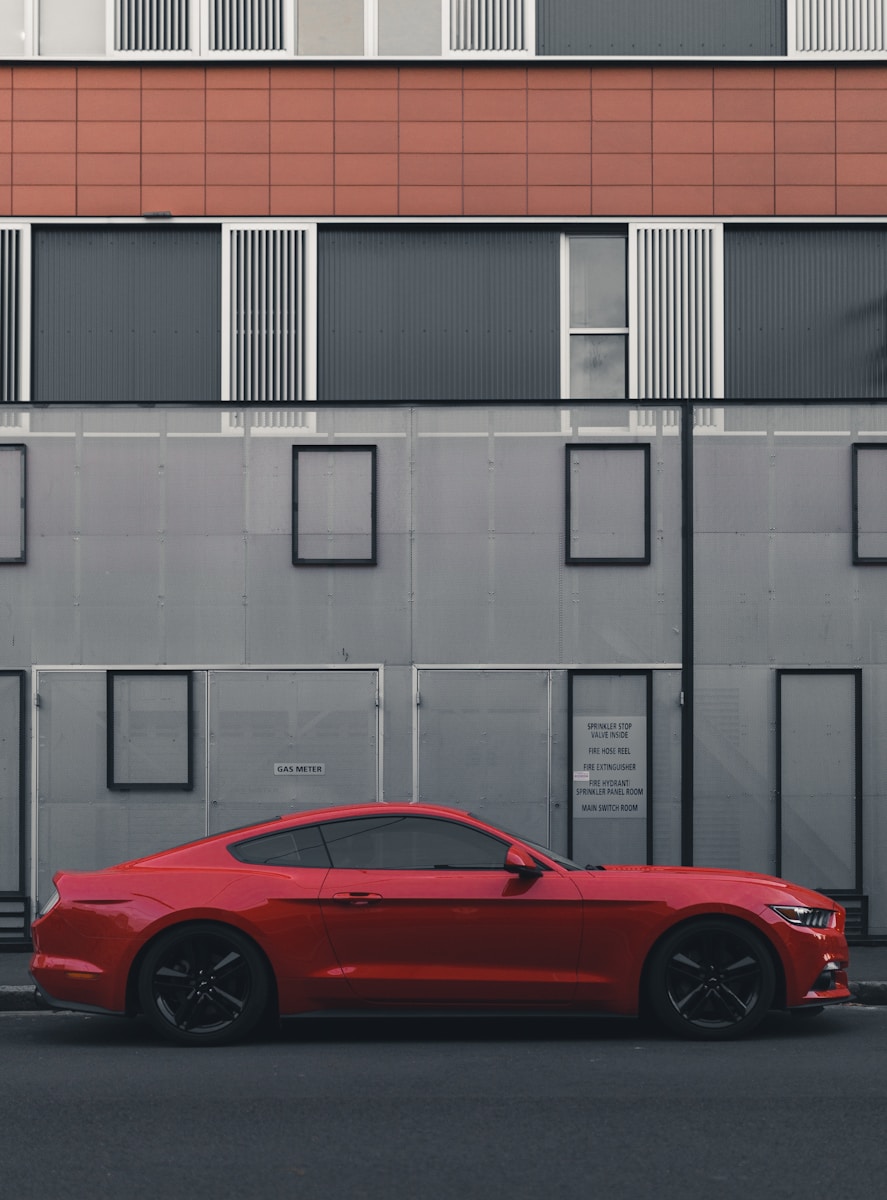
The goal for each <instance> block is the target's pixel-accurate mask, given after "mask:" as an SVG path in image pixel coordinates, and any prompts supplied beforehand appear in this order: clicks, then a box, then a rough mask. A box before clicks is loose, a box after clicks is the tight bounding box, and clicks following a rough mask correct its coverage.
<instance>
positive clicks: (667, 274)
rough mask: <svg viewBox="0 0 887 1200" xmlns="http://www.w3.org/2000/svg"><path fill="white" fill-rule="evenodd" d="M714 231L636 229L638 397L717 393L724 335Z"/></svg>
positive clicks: (691, 396)
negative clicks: (720, 341) (719, 351)
mask: <svg viewBox="0 0 887 1200" xmlns="http://www.w3.org/2000/svg"><path fill="white" fill-rule="evenodd" d="M715 253H716V249H715V233H714V230H713V229H711V228H705V227H696V226H688V227H667V228H661V229H659V228H656V229H653V228H644V227H642V228H640V229H638V230H637V280H636V283H637V309H636V325H635V330H634V332H635V344H636V353H637V388H638V394H637V398H638V399H639V400H710V399H716V398H717V397H718V395H719V391H720V387H721V383H720V373H721V372H720V370H719V365H718V358H717V349H718V339H719V338H720V336H721V331H720V328H719V325H720V322H719V321H718V318H717V311H718V308H719V297H718V296H717V295H716V294H715V293H716V291H717V290H718V289H717V288H716V287H715V286H714V285H713V277H714V275H715V266H716V264H715Z"/></svg>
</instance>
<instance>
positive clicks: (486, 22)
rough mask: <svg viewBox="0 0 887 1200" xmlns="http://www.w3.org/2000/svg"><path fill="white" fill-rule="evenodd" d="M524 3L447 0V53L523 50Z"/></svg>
mask: <svg viewBox="0 0 887 1200" xmlns="http://www.w3.org/2000/svg"><path fill="white" fill-rule="evenodd" d="M525 2H526V0H450V49H451V50H466V51H468V50H475V51H504V50H526V49H527V38H526V21H525V18H524V3H525Z"/></svg>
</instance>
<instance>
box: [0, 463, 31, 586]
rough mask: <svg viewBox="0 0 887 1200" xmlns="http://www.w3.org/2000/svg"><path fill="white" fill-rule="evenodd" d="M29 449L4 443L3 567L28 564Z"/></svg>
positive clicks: (0, 475)
mask: <svg viewBox="0 0 887 1200" xmlns="http://www.w3.org/2000/svg"><path fill="white" fill-rule="evenodd" d="M25 482H26V480H25V447H24V446H18V445H13V444H11V443H5V442H0V563H23V562H24V561H25V551H26V546H25Z"/></svg>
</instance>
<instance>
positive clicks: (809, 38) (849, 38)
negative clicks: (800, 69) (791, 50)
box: [789, 0, 887, 54]
mask: <svg viewBox="0 0 887 1200" xmlns="http://www.w3.org/2000/svg"><path fill="white" fill-rule="evenodd" d="M789 3H790V4H792V5H793V6H794V18H795V38H794V41H795V50H796V52H797V53H800V54H805V53H814V54H816V53H818V54H828V53H831V54H841V53H844V54H852V53H862V54H864V53H866V52H877V51H883V50H884V49H887V17H885V2H884V0H789Z"/></svg>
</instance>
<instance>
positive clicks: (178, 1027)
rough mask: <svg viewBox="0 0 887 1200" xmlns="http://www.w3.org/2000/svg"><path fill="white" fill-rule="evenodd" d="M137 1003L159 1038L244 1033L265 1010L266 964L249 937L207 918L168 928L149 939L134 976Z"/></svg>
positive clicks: (190, 1042) (202, 1041) (220, 1041)
mask: <svg viewBox="0 0 887 1200" xmlns="http://www.w3.org/2000/svg"><path fill="white" fill-rule="evenodd" d="M138 991H139V1003H140V1006H141V1011H142V1014H143V1016H144V1017H145V1019H146V1020H147V1021H148V1023H149V1024H150V1025H151V1026H152V1027H153V1028H154V1029H155V1030H156V1031H157V1032H158V1033H160V1034H161V1035H162V1036H163V1037H165V1038H168V1039H170V1040H171V1041H174V1042H178V1043H179V1044H181V1045H187V1046H222V1045H227V1044H229V1043H231V1042H235V1041H239V1040H241V1039H242V1038H245V1037H246V1036H247V1035H248V1034H249V1033H251V1032H252V1031H253V1029H255V1027H256V1026H257V1025H258V1023H259V1021H261V1019H262V1017H263V1016H264V1014H265V1011H266V1008H267V1005H268V997H269V986H268V968H267V965H266V963H265V960H264V958H263V956H262V954H261V952H260V951H259V950H258V948H257V947H256V945H255V943H253V942H252V941H251V940H250V939H249V938H248V937H246V936H245V935H244V934H242V933H240V931H239V930H237V929H232V928H231V927H230V926H225V925H214V924H211V923H209V922H205V923H201V924H195V925H182V926H177V927H175V928H174V929H169V930H167V931H166V932H165V933H163V934H161V935H160V937H158V938H157V940H156V941H155V942H153V943H152V944H151V946H150V947H149V949H148V952H147V954H146V955H145V957H144V959H143V960H142V963H141V967H140V968H139V975H138Z"/></svg>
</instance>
